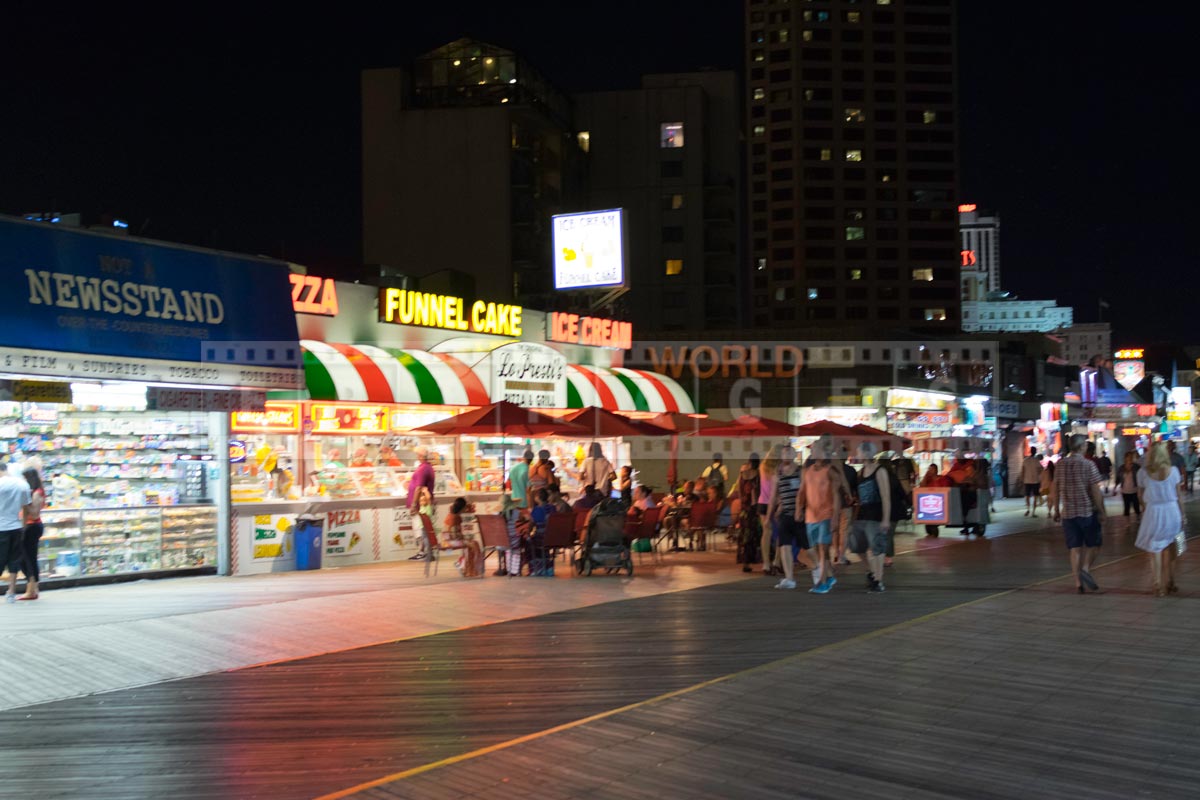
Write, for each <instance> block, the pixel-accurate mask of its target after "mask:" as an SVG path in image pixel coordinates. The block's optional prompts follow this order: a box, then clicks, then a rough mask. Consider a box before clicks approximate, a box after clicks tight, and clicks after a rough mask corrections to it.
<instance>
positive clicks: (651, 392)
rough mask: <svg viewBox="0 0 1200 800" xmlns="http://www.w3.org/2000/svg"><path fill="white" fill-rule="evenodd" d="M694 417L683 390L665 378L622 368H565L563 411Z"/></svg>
mask: <svg viewBox="0 0 1200 800" xmlns="http://www.w3.org/2000/svg"><path fill="white" fill-rule="evenodd" d="M588 406H600V407H601V408H605V409H608V410H609V411H652V412H661V411H671V412H680V413H683V414H694V413H695V412H696V406H695V404H694V403H693V402H692V399H691V398H690V397H688V394H687V392H685V391H684V390H683V387H682V386H680V385H679V384H678V383H676V382H675V381H674V380H673V379H671V378H668V377H667V376H666V375H659V374H658V373H656V372H648V371H646V370H640V369H625V368H622V367H611V368H606V367H591V366H582V365H579V364H569V365H568V366H567V407H568V408H587V407H588Z"/></svg>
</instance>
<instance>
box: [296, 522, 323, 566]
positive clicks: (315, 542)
mask: <svg viewBox="0 0 1200 800" xmlns="http://www.w3.org/2000/svg"><path fill="white" fill-rule="evenodd" d="M321 534H322V525H321V518H320V517H319V516H316V515H315V514H314V515H311V516H310V515H307V514H305V515H301V516H300V517H299V518H297V520H296V529H295V532H294V534H293V538H294V541H295V543H296V569H298V570H299V569H320V568H321V546H322V545H321V542H322V536H321Z"/></svg>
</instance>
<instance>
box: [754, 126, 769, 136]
mask: <svg viewBox="0 0 1200 800" xmlns="http://www.w3.org/2000/svg"><path fill="white" fill-rule="evenodd" d="M766 132H767V126H766V125H755V126H754V135H755V136H762V135H763V134H765V133H766Z"/></svg>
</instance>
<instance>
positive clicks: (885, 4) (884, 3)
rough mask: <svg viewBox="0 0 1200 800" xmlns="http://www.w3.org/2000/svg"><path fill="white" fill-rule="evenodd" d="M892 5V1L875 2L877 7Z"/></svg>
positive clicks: (876, 0) (877, 0) (881, 0)
mask: <svg viewBox="0 0 1200 800" xmlns="http://www.w3.org/2000/svg"><path fill="white" fill-rule="evenodd" d="M891 4H892V0H875V5H877V6H890V5H891Z"/></svg>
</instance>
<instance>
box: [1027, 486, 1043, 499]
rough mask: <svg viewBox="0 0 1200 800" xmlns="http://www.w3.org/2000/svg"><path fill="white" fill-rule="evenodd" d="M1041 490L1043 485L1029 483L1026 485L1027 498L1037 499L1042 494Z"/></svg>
mask: <svg viewBox="0 0 1200 800" xmlns="http://www.w3.org/2000/svg"><path fill="white" fill-rule="evenodd" d="M1041 488H1042V485H1041V484H1040V483H1027V484H1025V496H1026V497H1037V496H1038V495H1039V494H1040V493H1041Z"/></svg>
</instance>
